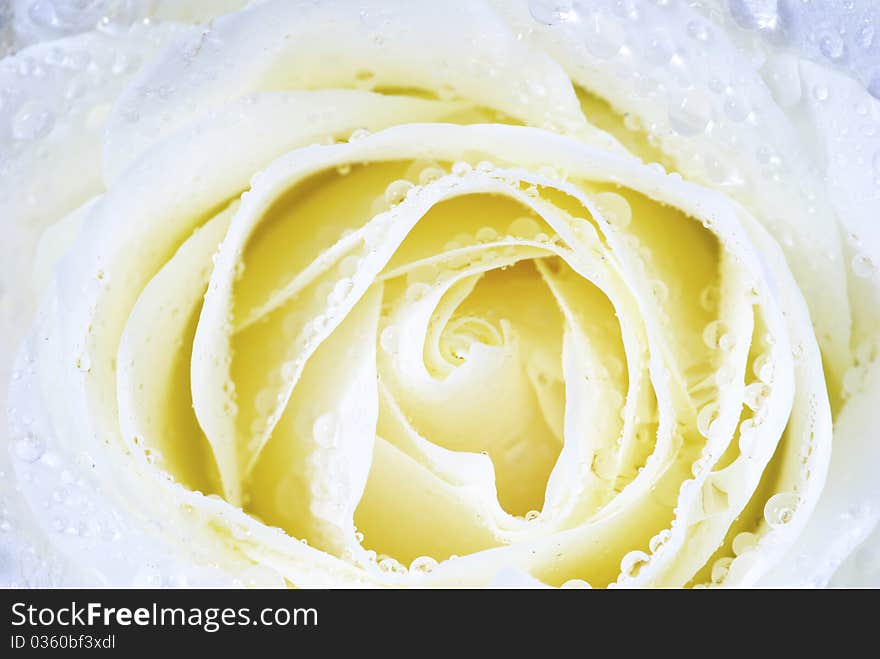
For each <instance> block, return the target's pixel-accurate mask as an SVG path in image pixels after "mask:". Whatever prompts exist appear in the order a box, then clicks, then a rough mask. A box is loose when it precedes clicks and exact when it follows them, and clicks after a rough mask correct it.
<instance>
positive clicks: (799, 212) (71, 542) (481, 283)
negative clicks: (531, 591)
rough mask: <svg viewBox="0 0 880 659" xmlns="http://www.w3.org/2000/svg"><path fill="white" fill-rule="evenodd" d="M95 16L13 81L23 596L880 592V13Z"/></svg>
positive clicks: (8, 219)
mask: <svg viewBox="0 0 880 659" xmlns="http://www.w3.org/2000/svg"><path fill="white" fill-rule="evenodd" d="M95 4H96V3H92V5H90V6H89V7H88V8H83V7H80V8H79V9H78V10H71V9H70V8H66V7H67V5H66V4H65V3H61V2H56V3H35V4H34V5H33V7H37V6H38V5H40V7H39V8H38V9H33V7H32V11H30V13H28V11H27V6H26V5H27V3H17V4H16V5H15V6H14V7H15V9H16V13H15V15H14V16H13V17H11V18H12V23H11V27H10V28H9V29H10V32H9V33H8V34H6V36H5V37H4V38H6V39H7V40H10V39H12V37H13V36H15V35H18V36H17V37H16V38H17V39H19V40H20V41H24V42H34V43H32V44H31V45H29V46H27V47H23V48H20V49H19V50H18V51H17V52H15V53H14V54H10V55H8V56H7V57H6V58H5V59H4V60H3V61H2V62H0V113H2V116H3V117H4V120H3V122H2V123H0V171H2V174H0V222H2V227H3V235H4V239H5V240H4V244H3V247H2V250H3V259H2V260H3V265H2V267H3V275H2V277H3V279H2V297H0V304H2V321H3V328H2V331H3V345H4V349H5V352H4V360H3V371H2V373H0V376H2V380H3V382H4V383H5V382H9V386H8V389H7V390H6V391H5V394H4V396H5V405H6V407H7V408H8V418H7V419H6V421H5V423H6V426H5V433H4V434H5V437H6V438H8V443H9V449H10V450H9V456H8V457H4V462H5V461H7V460H8V463H7V464H5V465H4V466H3V478H2V479H0V481H2V487H3V492H4V494H3V496H4V508H3V510H2V512H3V515H4V518H3V531H4V545H3V555H2V557H0V565H2V570H3V575H4V579H5V581H6V582H7V583H13V584H19V585H40V584H103V585H166V586H183V585H211V584H214V585H216V584H238V585H249V586H251V585H252V586H266V585H268V586H283V585H293V586H298V587H309V586H321V587H327V586H330V587H334V586H417V587H434V586H438V587H461V586H467V587H470V586H484V585H495V586H498V585H525V586H529V585H542V584H544V585H549V586H562V587H590V586H592V587H642V586H645V587H681V586H688V587H743V586H753V585H761V586H774V585H789V586H804V585H825V584H827V583H829V582H831V583H834V584H838V583H839V584H846V583H850V584H866V583H868V582H869V580H870V579H872V578H876V574H877V568H876V565H873V566H872V564H871V561H872V560H875V559H872V553H871V552H872V547H876V546H877V537H876V535H875V536H873V537H872V536H871V533H872V529H873V528H874V526H875V523H876V521H877V519H878V515H880V506H878V503H880V493H878V480H877V478H876V470H877V468H878V466H880V443H878V441H877V438H876V433H875V432H874V431H873V428H872V426H873V422H874V421H875V420H876V406H877V404H878V403H880V395H878V386H880V385H878V384H877V381H878V379H877V378H876V377H874V376H875V371H876V368H875V366H876V356H877V341H878V332H880V329H878V328H880V323H878V317H880V296H878V286H877V283H878V274H877V269H876V267H875V266H876V264H877V263H878V255H880V240H878V237H880V234H878V233H877V230H876V218H877V214H878V210H880V137H878V126H880V101H878V100H877V98H875V97H877V96H880V77H877V76H880V73H876V74H873V75H874V78H872V77H871V75H872V73H871V71H867V72H866V70H865V69H864V68H860V66H861V65H860V62H864V61H869V59H870V58H869V56H870V54H871V53H874V52H876V48H877V46H876V44H873V38H872V35H873V29H872V32H871V35H869V34H868V33H867V32H865V31H864V29H859V26H861V27H862V28H864V26H865V25H868V26H870V25H871V23H870V20H871V16H870V15H869V11H870V8H868V9H867V10H866V9H864V8H863V7H861V6H859V7H856V8H855V9H853V10H852V11H851V12H850V13H845V12H840V16H838V17H837V18H835V17H834V16H832V17H831V18H832V19H834V20H849V21H850V23H846V25H851V26H854V27H852V28H851V29H848V30H845V31H844V32H845V33H846V35H847V38H848V39H849V41H844V40H843V37H841V36H840V34H841V31H834V30H832V31H831V32H828V33H822V34H820V33H819V32H815V33H814V32H811V31H810V30H811V29H812V28H811V27H810V26H812V25H819V24H820V21H819V20H818V18H816V17H815V16H812V17H811V16H810V15H808V14H806V13H804V15H803V16H800V15H798V14H792V15H787V14H785V15H777V14H773V15H765V14H762V13H760V12H757V13H755V12H754V11H752V10H750V9H749V8H750V7H751V5H749V3H743V2H732V3H730V5H731V6H730V7H728V5H727V3H721V2H713V1H709V2H703V3H699V4H700V6H699V7H692V6H689V5H688V4H686V3H683V2H675V1H669V2H667V1H663V2H659V1H658V2H636V1H627V2H612V1H608V2H586V1H584V2H577V1H576V2H571V1H567V2H547V1H537V2H528V3H526V2H514V1H510V2H501V1H499V2H490V1H488V0H486V1H481V0H478V1H470V2H465V1H454V2H411V1H404V0H400V1H392V2H381V3H379V2H355V1H353V0H345V1H339V2H336V1H334V2H324V3H320V2H282V1H265V2H257V3H253V4H251V5H250V6H247V7H243V8H242V5H243V4H244V3H240V2H233V1H231V2H222V3H203V2H195V3H179V2H173V3H172V2H166V3H143V5H144V6H143V7H142V6H141V5H140V4H139V3H129V4H128V5H126V6H125V8H126V11H122V10H119V11H116V13H114V11H111V10H110V9H108V7H109V6H111V5H110V4H108V3H97V5H98V7H97V9H96V8H95V6H94V5H95ZM690 4H694V3H690ZM864 4H865V5H867V4H868V3H864ZM146 5H149V7H146ZM113 6H116V5H113ZM762 6H763V5H762ZM47 7H48V8H47ZM117 9H118V8H117ZM221 11H232V13H228V14H225V15H216V14H217V12H221ZM804 11H806V10H804ZM47 12H49V13H48V14H47ZM89 12H91V13H89ZM96 12H97V13H96ZM101 12H107V13H106V14H102V13H101ZM750 12H751V13H750ZM844 14H845V15H844ZM102 17H103V18H102ZM797 19H802V20H800V22H799V20H797ZM80 23H82V25H80ZM96 24H97V26H98V27H97V28H96V29H92V27H93V26H94V25H96ZM821 24H822V25H825V23H821ZM59 26H61V27H59ZM53 30H54V31H53ZM65 30H67V32H65ZM799 30H800V32H799ZM805 31H806V32H805ZM13 33H15V34H13ZM10 35H12V36H10ZM47 35H48V36H51V37H57V38H55V39H46V36H47ZM793 42H797V43H803V44H806V45H802V46H801V47H800V48H791V47H787V46H791V44H792V43H793ZM811 44H812V45H811ZM19 45H20V44H19ZM811 48H812V50H811ZM872 48H873V49H874V50H871V49H872ZM814 51H815V52H814ZM860 53H861V54H860ZM866 53H867V55H866ZM860 57H861V59H859V58H860ZM866 57H868V58H869V59H867V60H866V59H865V58H866ZM875 60H876V57H875ZM872 94H873V95H872ZM859 545H862V549H861V551H860V552H859V553H857V554H855V556H854V557H852V558H849V559H848V558H847V557H848V556H849V555H850V553H851V552H852V551H853V549H854V548H856V547H857V546H859ZM875 562H876V561H875ZM841 565H843V568H840V566H841ZM835 573H836V574H837V576H836V577H834V576H833V575H835ZM872 575H873V576H872ZM832 578H834V579H836V581H831V579H832Z"/></svg>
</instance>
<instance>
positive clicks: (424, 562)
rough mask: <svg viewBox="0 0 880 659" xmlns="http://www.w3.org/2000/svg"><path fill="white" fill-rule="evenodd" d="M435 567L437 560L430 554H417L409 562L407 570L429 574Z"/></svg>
mask: <svg viewBox="0 0 880 659" xmlns="http://www.w3.org/2000/svg"><path fill="white" fill-rule="evenodd" d="M435 567H437V561H436V560H435V559H433V558H432V557H430V556H419V557H418V558H416V559H413V562H412V563H410V564H409V571H410V572H412V573H415V574H429V573H430V572H432V571H433V570H434V568H435Z"/></svg>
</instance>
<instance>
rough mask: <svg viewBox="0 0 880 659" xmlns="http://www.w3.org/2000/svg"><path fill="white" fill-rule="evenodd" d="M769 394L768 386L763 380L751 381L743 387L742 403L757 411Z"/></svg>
mask: <svg viewBox="0 0 880 659" xmlns="http://www.w3.org/2000/svg"><path fill="white" fill-rule="evenodd" d="M769 396H770V388H769V387H768V386H767V385H766V384H764V383H763V382H752V383H751V384H750V385H748V386H747V387H746V388H745V393H744V401H743V402H744V403H745V404H746V405H748V406H749V409H751V410H753V411H755V412H757V411H758V410H760V409H761V408H762V407H763V406H764V403H765V402H766V401H767V398H768V397H769Z"/></svg>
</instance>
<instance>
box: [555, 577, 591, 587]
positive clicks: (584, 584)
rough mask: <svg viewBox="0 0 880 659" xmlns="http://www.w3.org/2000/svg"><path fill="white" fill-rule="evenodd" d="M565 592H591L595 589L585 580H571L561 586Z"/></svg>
mask: <svg viewBox="0 0 880 659" xmlns="http://www.w3.org/2000/svg"><path fill="white" fill-rule="evenodd" d="M560 588H563V589H565V590H590V589H592V588H593V587H592V586H591V585H590V584H589V582H587V581H584V580H583V579H569V580H568V581H566V582H565V583H564V584H562V585H561V586H560Z"/></svg>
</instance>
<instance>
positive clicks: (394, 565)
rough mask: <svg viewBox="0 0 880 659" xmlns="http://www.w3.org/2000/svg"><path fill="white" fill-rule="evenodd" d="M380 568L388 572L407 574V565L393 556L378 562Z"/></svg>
mask: <svg viewBox="0 0 880 659" xmlns="http://www.w3.org/2000/svg"><path fill="white" fill-rule="evenodd" d="M378 565H379V569H380V570H382V572H385V573H388V574H406V567H404V566H403V565H401V563H400V562H399V561H397V560H395V559H393V558H391V557H386V558H383V559H381V560H380V561H379V563H378Z"/></svg>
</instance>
